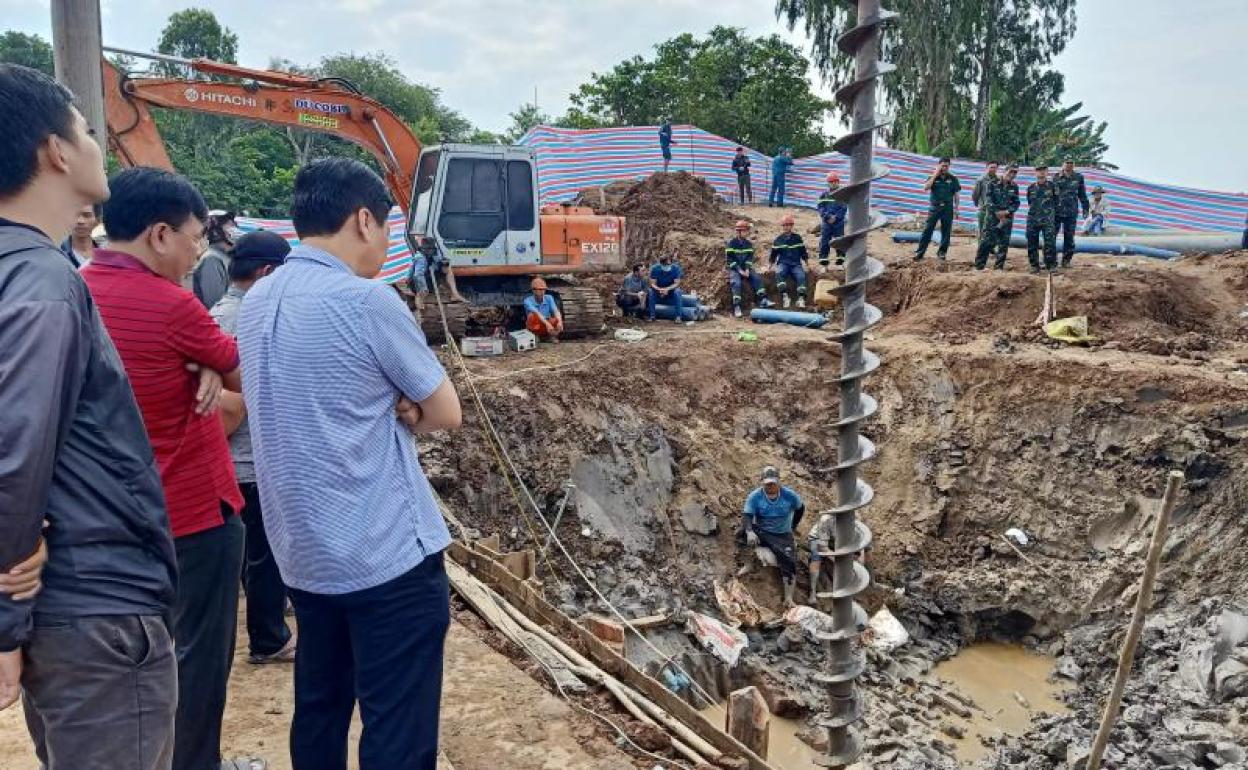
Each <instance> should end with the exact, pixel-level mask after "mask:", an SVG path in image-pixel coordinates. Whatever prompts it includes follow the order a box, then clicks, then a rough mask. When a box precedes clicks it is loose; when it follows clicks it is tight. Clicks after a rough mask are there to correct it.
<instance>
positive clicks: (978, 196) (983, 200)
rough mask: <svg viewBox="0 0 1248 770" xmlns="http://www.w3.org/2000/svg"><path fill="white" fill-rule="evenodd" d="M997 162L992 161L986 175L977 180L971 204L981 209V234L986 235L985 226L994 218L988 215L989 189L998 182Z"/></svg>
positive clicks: (972, 191) (985, 172)
mask: <svg viewBox="0 0 1248 770" xmlns="http://www.w3.org/2000/svg"><path fill="white" fill-rule="evenodd" d="M997 168H998V165H997V162H996V161H995V160H994V161H990V162H989V163H988V166H987V168H986V169H985V170H984V175H983V176H981V177H980V178H979V179H976V180H975V189H974V190H971V204H972V205H973V206H975V207H976V208H977V209H979V234H980V235H981V236H982V235H983V234H984V226H985V224H988V223H991V222H992V218H991V217H990V216H989V215H988V211H987V206H988V187H989V185H991V184H993V183H994V182H996V181H997Z"/></svg>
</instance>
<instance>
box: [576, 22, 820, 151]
mask: <svg viewBox="0 0 1248 770" xmlns="http://www.w3.org/2000/svg"><path fill="white" fill-rule="evenodd" d="M809 67H810V64H809V62H808V61H807V59H806V57H805V56H804V55H803V54H802V52H801V51H800V50H799V49H797V48H796V47H794V46H792V45H790V44H789V43H786V42H785V41H783V40H782V39H780V37H779V36H776V35H771V36H768V37H759V38H750V37H747V36H746V35H745V33H744V31H743V30H740V29H735V28H732V27H715V28H714V29H712V30H711V31H710V32H709V33H708V34H707V35H706V37H703V38H698V37H695V36H693V35H691V34H683V35H680V36H678V37H675V38H672V39H671V40H668V41H666V42H664V43H660V44H659V45H657V46H655V56H654V58H653V59H645V58H643V57H640V56H635V57H633V58H631V59H627V60H625V61H623V62H620V63H619V64H617V65H616V66H615V67H614V68H613V69H612V70H611V71H610V72H607V73H603V74H594V75H593V76H592V79H591V80H590V82H588V83H585V84H584V85H582V86H581V87H580V88H579V89H578V90H577V92H576V93H574V94H573V95H572V97H571V101H572V108H571V109H570V110H569V111H568V114H566V115H564V116H563V117H562V118H560V120H559V123H560V125H570V126H574V127H591V126H601V125H615V126H619V125H645V124H653V123H657V122H658V121H659V120H660V119H661V118H663V117H670V118H671V119H673V120H675V121H677V122H687V123H692V124H694V125H696V126H698V127H699V128H703V129H705V130H707V131H710V132H711V133H715V134H720V135H721V136H725V137H728V138H730V139H732V140H734V141H737V142H741V143H742V144H746V145H749V146H751V147H755V148H757V149H760V150H764V151H767V152H774V151H775V150H776V149H778V148H779V147H782V146H787V147H792V148H793V151H794V153H796V154H799V155H811V154H815V153H819V152H823V151H824V150H826V149H827V144H828V141H827V137H825V136H824V135H823V132H822V130H821V126H822V123H823V118H824V117H825V115H826V114H827V111H828V110H829V109H830V108H831V106H832V105H831V104H830V103H829V102H827V101H826V100H824V99H821V98H819V97H818V96H817V95H816V94H815V93H814V92H813V91H812V90H811V87H810V82H809V80H808V79H807V72H808V70H809Z"/></svg>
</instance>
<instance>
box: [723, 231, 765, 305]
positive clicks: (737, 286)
mask: <svg viewBox="0 0 1248 770" xmlns="http://www.w3.org/2000/svg"><path fill="white" fill-rule="evenodd" d="M735 229H736V231H737V236H736V237H735V238H733V239H732V240H730V241H728V245H727V246H726V247H725V248H724V256H725V258H726V260H727V267H728V286H729V288H731V289H732V315H733V316H734V317H736V318H740V317H741V299H742V296H741V295H742V288H743V287H742V284H743V283H746V282H748V283H749V284H750V288H751V289H753V290H754V303H755V305H757V306H758V307H771V301H770V300H768V299H767V290H766V289H765V288H763V279H762V278H760V277H759V275H758V273H757V272H756V271H755V270H754V244H752V243H750V240H749V239H748V238H746V237H745V236H746V233H748V232H749V231H750V223H749V222H746V221H745V220H744V219H742V220H739V221H738V222H737V224H736V228H735Z"/></svg>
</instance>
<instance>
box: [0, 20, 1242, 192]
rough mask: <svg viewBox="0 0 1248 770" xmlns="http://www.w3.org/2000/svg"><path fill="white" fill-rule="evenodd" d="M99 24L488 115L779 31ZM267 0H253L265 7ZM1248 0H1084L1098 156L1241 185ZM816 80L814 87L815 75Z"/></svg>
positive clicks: (1235, 187) (559, 101) (1077, 49)
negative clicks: (372, 69) (288, 63)
mask: <svg viewBox="0 0 1248 770" xmlns="http://www.w3.org/2000/svg"><path fill="white" fill-rule="evenodd" d="M102 3H103V9H104V40H105V43H106V44H109V45H115V46H118V47H122V48H137V49H140V50H150V49H151V48H152V47H154V45H155V42H156V39H157V37H158V36H159V33H160V28H161V27H162V26H163V25H164V21H165V19H166V18H167V17H168V15H169V14H170V13H171V12H173V11H176V10H179V9H182V8H186V7H192V6H198V7H207V8H209V9H211V10H212V11H214V12H215V13H216V14H217V17H218V18H219V19H221V21H222V22H223V23H224V24H226V25H227V26H228V27H230V28H231V29H232V30H234V31H235V32H236V33H237V34H238V36H239V38H240V55H239V58H240V61H241V63H242V64H245V65H249V66H259V67H263V66H265V65H266V64H267V63H268V61H269V59H270V57H274V56H278V57H281V58H285V59H289V60H292V61H296V62H309V63H311V62H315V61H317V60H318V59H320V58H321V56H323V55H326V54H332V53H338V52H344V51H355V52H370V51H378V50H380V51H384V52H385V53H386V54H388V55H389V56H391V57H392V58H394V59H395V60H396V61H397V62H398V64H399V66H400V68H401V69H402V70H403V71H404V72H405V73H406V74H407V75H408V76H409V77H410V78H412V79H414V80H417V81H421V82H424V83H427V84H429V85H433V86H436V87H438V88H440V89H441V91H442V95H443V100H444V101H445V102H446V103H447V104H448V105H449V106H450V107H452V108H453V109H455V110H458V111H459V112H461V113H462V114H463V115H464V116H465V117H467V118H468V119H469V120H471V121H472V122H473V123H474V124H476V125H478V126H480V127H482V128H486V129H490V130H495V131H499V130H502V129H503V128H505V127H506V126H507V124H508V122H509V121H508V119H507V114H508V113H509V112H511V111H513V110H514V109H515V108H516V107H517V106H518V105H519V104H521V103H522V102H525V101H531V100H532V99H533V94H534V89H535V88H536V90H537V100H538V103H539V105H540V106H541V107H542V108H543V109H544V110H545V111H547V112H549V113H551V114H553V115H558V114H560V113H562V112H563V110H564V109H566V107H567V97H568V94H569V93H570V92H571V91H572V90H574V89H575V88H576V86H577V85H579V84H580V83H581V82H584V80H586V79H587V78H588V76H589V75H590V73H592V72H602V71H605V70H607V69H609V68H610V67H611V66H612V65H613V64H615V63H616V62H618V61H620V60H621V59H624V58H626V57H629V56H632V55H634V54H637V53H641V54H649V53H650V52H651V51H652V46H653V45H654V44H655V43H658V42H661V41H663V40H666V39H668V38H670V37H672V36H674V35H677V34H680V33H682V32H694V33H698V34H700V33H704V32H705V31H706V30H708V29H710V28H711V27H712V26H714V25H716V24H727V25H735V26H740V27H745V28H746V29H747V30H748V31H749V32H751V33H753V34H768V33H771V32H780V33H782V34H784V35H785V36H786V37H789V38H790V39H792V40H794V41H796V42H799V43H802V44H803V46H804V42H805V41H804V40H802V38H801V37H800V36H797V35H790V34H789V33H787V32H786V31H784V30H783V28H782V26H781V25H780V24H778V23H777V22H776V20H775V17H774V15H773V13H772V9H773V7H774V3H772V2H771V1H770V0H714V1H713V2H708V1H707V0H646V1H645V2H638V0H265V2H263V3H258V2H255V0H199V2H197V3H194V2H173V1H171V0H102ZM261 9H263V10H261ZM49 18H50V12H49V10H48V2H47V0H0V29H20V30H22V31H26V32H36V33H39V34H41V35H43V36H45V37H50V22H49ZM1245 30H1248V0H1189V2H1186V3H1176V2H1174V1H1173V0H1082V1H1081V2H1080V3H1079V30H1078V33H1077V34H1076V35H1075V38H1074V40H1073V42H1072V43H1071V44H1070V46H1069V47H1068V48H1067V50H1066V52H1065V53H1063V54H1062V56H1061V57H1060V58H1059V59H1058V60H1057V66H1058V67H1059V68H1060V69H1061V71H1062V72H1063V73H1064V74H1065V75H1066V83H1067V99H1068V101H1069V102H1074V101H1082V102H1083V103H1084V107H1085V110H1086V111H1087V112H1088V113H1090V114H1091V115H1093V116H1095V117H1096V118H1097V119H1098V120H1107V121H1108V122H1109V133H1108V137H1109V145H1110V152H1109V156H1108V159H1109V161H1110V162H1112V163H1116V164H1117V165H1119V166H1120V167H1121V169H1122V172H1123V173H1125V174H1129V175H1131V176H1135V177H1139V178H1143V179H1147V180H1150V181H1158V182H1168V183H1173V184H1182V185H1187V186H1192V187H1208V188H1214V189H1220V190H1228V191H1245V190H1248V141H1246V140H1245V137H1246V136H1248V132H1246V131H1245V126H1246V125H1248V99H1246V98H1245V95H1246V93H1248V76H1246V75H1245V69H1246V68H1245V65H1244V62H1245V60H1248V56H1246V55H1245V53H1244V47H1243V39H1242V38H1243V35H1244V32H1245ZM820 89H821V90H823V91H826V90H827V89H826V87H823V86H822V84H821V85H820Z"/></svg>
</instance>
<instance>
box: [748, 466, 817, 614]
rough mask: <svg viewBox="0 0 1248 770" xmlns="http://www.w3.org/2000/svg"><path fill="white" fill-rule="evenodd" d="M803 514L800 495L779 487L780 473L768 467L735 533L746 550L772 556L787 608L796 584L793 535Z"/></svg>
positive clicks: (804, 505)
mask: <svg viewBox="0 0 1248 770" xmlns="http://www.w3.org/2000/svg"><path fill="white" fill-rule="evenodd" d="M805 513H806V504H805V503H803V502H802V498H801V495H799V494H797V493H796V492H794V491H793V490H792V489H789V488H788V487H784V486H781V485H780V472H779V471H777V470H776V468H775V466H772V465H768V466H767V467H766V468H763V473H762V486H760V487H758V488H757V489H755V490H754V491H753V492H751V493H750V495H749V497H747V498H746V499H745V508H744V510H743V511H742V516H741V529H740V530H739V531H738V532H737V540H738V542H743V543H744V544H745V545H746V546H747V547H749V548H765V549H767V550H768V551H770V552H771V554H772V555H773V556H774V557H775V559H776V565H777V566H778V567H779V568H780V579H781V581H782V582H783V584H784V604H785V606H786V607H792V606H793V589H794V588H795V587H796V585H797V546H796V544H795V542H794V540H793V532H794V531H795V530H796V529H797V525H798V524H799V523H800V522H801V520H802V516H803V515H804V514H805ZM749 559H750V557H749V556H748V555H747V556H746V566H745V567H742V568H741V570H740V571H739V572H738V573H737V574H739V575H744V574H746V573H748V572H749V571H750V561H749Z"/></svg>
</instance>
